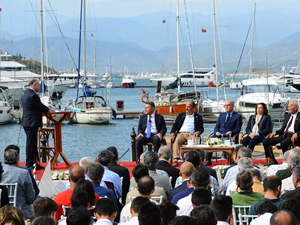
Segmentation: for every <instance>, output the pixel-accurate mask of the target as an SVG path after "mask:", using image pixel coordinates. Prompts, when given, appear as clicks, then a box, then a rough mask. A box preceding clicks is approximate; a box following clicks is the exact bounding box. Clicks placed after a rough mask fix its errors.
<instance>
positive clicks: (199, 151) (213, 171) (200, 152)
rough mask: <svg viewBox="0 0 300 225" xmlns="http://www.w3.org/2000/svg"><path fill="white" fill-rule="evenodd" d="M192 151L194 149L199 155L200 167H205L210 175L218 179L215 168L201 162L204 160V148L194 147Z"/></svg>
mask: <svg viewBox="0 0 300 225" xmlns="http://www.w3.org/2000/svg"><path fill="white" fill-rule="evenodd" d="M194 151H196V152H197V153H198V155H199V158H200V167H203V168H204V169H206V170H207V171H208V173H209V175H210V176H213V177H214V178H215V179H216V180H218V177H217V172H216V170H214V169H213V168H210V167H208V166H205V165H204V164H203V162H204V160H205V151H204V149H202V148H196V149H194Z"/></svg>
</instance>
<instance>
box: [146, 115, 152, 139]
mask: <svg viewBox="0 0 300 225" xmlns="http://www.w3.org/2000/svg"><path fill="white" fill-rule="evenodd" d="M150 136H151V116H149V120H148V125H147V134H146V138H150Z"/></svg>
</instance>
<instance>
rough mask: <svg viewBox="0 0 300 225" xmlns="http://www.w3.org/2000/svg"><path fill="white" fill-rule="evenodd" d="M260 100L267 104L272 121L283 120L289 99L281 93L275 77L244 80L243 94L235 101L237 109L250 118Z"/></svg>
mask: <svg viewBox="0 0 300 225" xmlns="http://www.w3.org/2000/svg"><path fill="white" fill-rule="evenodd" d="M260 102H263V103H265V104H266V105H267V107H268V110H269V115H270V116H271V118H272V121H282V119H283V118H284V112H285V111H286V108H287V105H288V102H289V99H288V98H286V97H284V96H282V95H281V94H280V90H279V88H278V84H277V82H276V81H275V80H273V79H266V78H256V79H248V80H243V81H242V89H241V96H240V97H239V98H238V99H237V101H236V103H235V111H237V112H241V113H242V115H243V117H244V118H246V119H247V120H248V119H249V117H250V115H253V114H254V113H255V112H254V111H255V106H256V105H257V104H258V103H260Z"/></svg>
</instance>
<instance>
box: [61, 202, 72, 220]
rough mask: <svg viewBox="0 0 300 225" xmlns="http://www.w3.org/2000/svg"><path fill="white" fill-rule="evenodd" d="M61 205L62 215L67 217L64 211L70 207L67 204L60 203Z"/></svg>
mask: <svg viewBox="0 0 300 225" xmlns="http://www.w3.org/2000/svg"><path fill="white" fill-rule="evenodd" d="M61 207H62V210H63V212H64V216H65V217H67V214H66V212H67V210H68V209H71V207H70V206H68V205H62V206H61Z"/></svg>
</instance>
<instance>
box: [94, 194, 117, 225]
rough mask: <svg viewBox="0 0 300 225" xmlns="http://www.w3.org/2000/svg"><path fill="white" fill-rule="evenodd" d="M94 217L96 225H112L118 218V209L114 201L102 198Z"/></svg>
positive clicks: (98, 202) (97, 204)
mask: <svg viewBox="0 0 300 225" xmlns="http://www.w3.org/2000/svg"><path fill="white" fill-rule="evenodd" d="M94 216H95V217H96V219H97V222H96V223H95V225H112V224H113V223H114V220H115V218H116V216H117V208H116V205H115V203H114V202H113V200H111V199H109V198H100V199H99V200H98V201H97V203H96V206H95V213H94Z"/></svg>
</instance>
